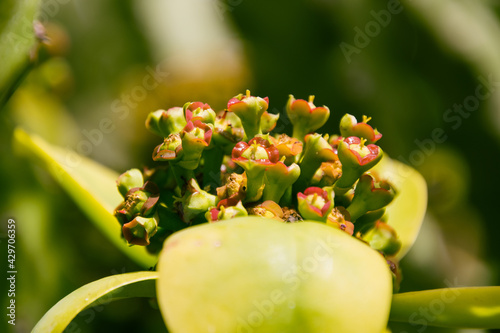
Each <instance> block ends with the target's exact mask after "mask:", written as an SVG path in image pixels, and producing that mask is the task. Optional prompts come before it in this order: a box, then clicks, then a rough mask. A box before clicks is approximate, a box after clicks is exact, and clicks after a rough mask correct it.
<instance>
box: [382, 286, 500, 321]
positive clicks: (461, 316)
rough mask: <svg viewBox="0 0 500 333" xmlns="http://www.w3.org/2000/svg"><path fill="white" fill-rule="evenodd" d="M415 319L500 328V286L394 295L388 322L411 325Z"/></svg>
mask: <svg viewBox="0 0 500 333" xmlns="http://www.w3.org/2000/svg"><path fill="white" fill-rule="evenodd" d="M445 283H446V284H448V285H450V287H451V285H452V283H451V282H449V281H445ZM455 284H456V281H455ZM437 310H439V311H437ZM415 318H426V320H425V323H426V325H429V326H438V327H456V328H500V287H468V288H445V289H435V290H424V291H416V292H408V293H402V294H396V295H394V296H393V297H392V306H391V313H390V316H389V320H390V321H395V322H405V323H408V322H412V321H414V320H415ZM415 322H416V321H415Z"/></svg>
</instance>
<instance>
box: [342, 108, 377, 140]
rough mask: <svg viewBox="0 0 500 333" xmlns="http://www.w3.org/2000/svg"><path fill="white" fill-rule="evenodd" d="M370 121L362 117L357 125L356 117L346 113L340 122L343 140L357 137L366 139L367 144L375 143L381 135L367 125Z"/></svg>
mask: <svg viewBox="0 0 500 333" xmlns="http://www.w3.org/2000/svg"><path fill="white" fill-rule="evenodd" d="M370 119H371V118H368V117H366V116H363V121H362V122H360V123H358V121H357V120H356V117H354V116H352V115H350V114H348V113H346V114H345V115H344V116H343V117H342V119H341V120H340V134H341V135H342V136H343V137H345V138H347V137H349V136H357V137H358V138H364V139H366V140H367V142H368V143H369V144H371V143H375V142H377V141H378V140H379V139H380V138H381V137H382V134H380V133H379V131H377V129H373V128H372V127H371V126H370V125H368V122H369V121H370Z"/></svg>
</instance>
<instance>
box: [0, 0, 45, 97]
mask: <svg viewBox="0 0 500 333" xmlns="http://www.w3.org/2000/svg"><path fill="white" fill-rule="evenodd" d="M39 5H40V0H2V2H1V3H0V64H2V66H1V67H0V92H1V94H0V102H1V103H3V101H4V98H5V97H6V94H9V93H10V91H11V88H12V86H15V85H16V84H17V82H18V80H19V79H20V77H22V76H23V73H24V72H25V70H26V68H27V67H28V66H29V64H30V52H31V51H32V49H33V47H34V45H35V42H36V37H35V33H34V30H33V21H34V20H35V17H36V15H37V12H38V8H39ZM1 105H2V104H0V106H1Z"/></svg>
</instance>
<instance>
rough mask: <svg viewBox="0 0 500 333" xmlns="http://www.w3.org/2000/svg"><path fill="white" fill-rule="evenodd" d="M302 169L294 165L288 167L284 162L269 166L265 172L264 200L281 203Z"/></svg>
mask: <svg viewBox="0 0 500 333" xmlns="http://www.w3.org/2000/svg"><path fill="white" fill-rule="evenodd" d="M299 176H300V167H299V166H298V165H297V164H295V163H293V164H292V165H290V166H289V167H287V166H286V165H285V164H284V163H283V162H277V163H276V164H274V165H271V166H269V167H268V168H267V169H266V172H265V181H264V182H265V184H266V186H265V187H264V196H263V199H264V200H272V201H274V202H280V199H281V197H282V196H283V194H285V191H286V190H287V189H288V188H289V187H290V186H292V184H293V183H295V182H296V181H297V179H298V178H299Z"/></svg>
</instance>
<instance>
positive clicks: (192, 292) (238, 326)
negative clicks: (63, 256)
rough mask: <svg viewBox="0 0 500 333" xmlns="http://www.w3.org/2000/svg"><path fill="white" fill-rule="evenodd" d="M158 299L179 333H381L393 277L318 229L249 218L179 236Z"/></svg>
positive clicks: (337, 235) (364, 249) (382, 264)
mask: <svg viewBox="0 0 500 333" xmlns="http://www.w3.org/2000/svg"><path fill="white" fill-rule="evenodd" d="M158 269H159V272H160V278H159V280H158V282H157V295H158V301H159V304H160V308H161V311H162V314H163V316H164V319H165V322H166V323H167V326H168V327H169V330H170V332H173V333H184V332H190V333H198V332H200V333H201V332H204V333H206V332H214V333H216V332H245V333H246V332H256V333H257V332H259V333H264V332H270V333H271V332H272V333H276V332H290V333H292V332H297V333H299V332H300V333H303V332H308V333H316V332H318V333H319V332H321V333H329V332H332V333H333V332H335V333H343V332H364V333H371V332H373V333H380V332H383V331H384V330H385V328H386V324H387V321H388V316H389V309H390V304H391V296H392V278H391V274H390V271H389V268H388V265H387V263H386V261H385V259H384V258H383V256H382V255H380V254H379V253H377V252H375V251H373V250H372V249H371V248H370V247H369V246H367V245H366V244H364V243H362V242H361V241H359V240H358V239H355V238H353V237H351V236H349V235H348V234H346V233H344V232H342V231H340V230H338V229H336V228H332V227H329V226H327V225H324V224H321V223H318V222H301V223H293V224H285V223H282V222H278V221H275V220H269V219H264V218H260V217H244V218H237V219H232V220H227V221H221V222H215V223H212V224H204V225H200V226H196V227H192V228H188V229H185V230H183V231H180V232H177V233H176V234H174V235H172V236H171V237H169V238H168V239H167V241H166V242H165V245H164V248H163V250H162V253H161V254H160V260H159V266H158Z"/></svg>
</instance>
